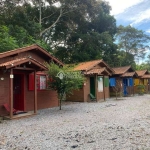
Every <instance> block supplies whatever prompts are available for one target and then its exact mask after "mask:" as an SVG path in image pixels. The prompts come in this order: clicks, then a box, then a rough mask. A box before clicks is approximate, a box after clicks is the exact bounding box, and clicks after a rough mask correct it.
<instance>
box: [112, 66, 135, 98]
mask: <svg viewBox="0 0 150 150" xmlns="http://www.w3.org/2000/svg"><path fill="white" fill-rule="evenodd" d="M113 70H114V71H115V73H114V74H113V75H112V77H111V78H110V94H111V96H115V90H116V89H117V90H118V91H119V92H120V96H129V95H134V93H135V91H134V78H136V77H137V74H136V72H135V71H134V70H133V69H132V67H131V66H124V67H117V68H113ZM111 81H114V82H111ZM112 83H113V84H112Z"/></svg>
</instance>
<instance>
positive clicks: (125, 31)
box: [116, 25, 150, 61]
mask: <svg viewBox="0 0 150 150" xmlns="http://www.w3.org/2000/svg"><path fill="white" fill-rule="evenodd" d="M149 40H150V37H149V36H148V35H146V34H145V33H144V32H143V31H142V30H138V29H136V28H134V27H131V26H130V25H129V26H126V27H124V26H122V25H120V26H119V27H118V30H117V34H116V41H117V42H118V48H119V50H123V51H125V52H126V53H130V54H132V55H133V56H134V58H135V60H137V61H138V60H139V59H140V58H144V57H145V52H146V51H147V50H148V49H149V45H148V42H149Z"/></svg>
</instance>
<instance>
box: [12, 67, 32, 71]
mask: <svg viewBox="0 0 150 150" xmlns="http://www.w3.org/2000/svg"><path fill="white" fill-rule="evenodd" d="M14 69H18V70H33V71H34V70H35V69H33V68H24V67H16V68H14Z"/></svg>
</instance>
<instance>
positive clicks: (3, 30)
mask: <svg viewBox="0 0 150 150" xmlns="http://www.w3.org/2000/svg"><path fill="white" fill-rule="evenodd" d="M15 48H18V44H17V41H16V39H15V38H14V37H12V36H11V35H10V34H9V29H8V28H7V27H6V26H0V52H5V51H8V50H12V49H15Z"/></svg>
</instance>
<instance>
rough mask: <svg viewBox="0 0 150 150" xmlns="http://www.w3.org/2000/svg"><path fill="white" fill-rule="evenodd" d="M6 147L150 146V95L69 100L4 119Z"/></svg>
mask: <svg viewBox="0 0 150 150" xmlns="http://www.w3.org/2000/svg"><path fill="white" fill-rule="evenodd" d="M0 149H2V150H23V149H25V150H31V149H32V150H73V149H75V150H150V95H144V96H134V97H123V98H121V99H120V100H115V99H109V100H107V101H106V102H102V103H96V102H91V103H69V104H66V105H63V106H62V110H61V111H60V110H59V108H51V109H45V110H40V111H38V115H36V116H33V117H30V118H24V119H19V120H11V121H4V122H3V123H0Z"/></svg>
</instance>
